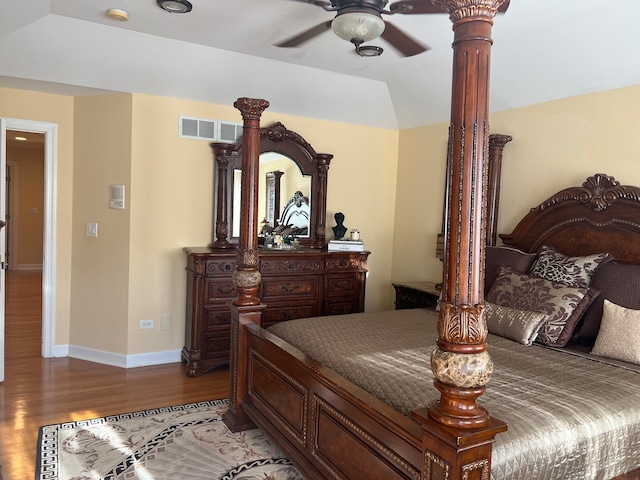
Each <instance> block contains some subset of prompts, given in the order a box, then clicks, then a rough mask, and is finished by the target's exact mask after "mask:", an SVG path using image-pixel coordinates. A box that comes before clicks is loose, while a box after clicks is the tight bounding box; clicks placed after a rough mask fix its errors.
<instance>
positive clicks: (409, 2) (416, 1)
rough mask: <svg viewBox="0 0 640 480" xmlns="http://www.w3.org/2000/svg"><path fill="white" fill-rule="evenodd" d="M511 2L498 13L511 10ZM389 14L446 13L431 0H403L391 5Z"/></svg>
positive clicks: (501, 7) (504, 5)
mask: <svg viewBox="0 0 640 480" xmlns="http://www.w3.org/2000/svg"><path fill="white" fill-rule="evenodd" d="M509 1H510V0H507V1H506V2H504V3H503V4H502V5H501V6H500V7H499V8H498V12H500V13H504V12H506V11H507V8H509ZM389 12H391V13H403V14H406V15H409V14H411V15H413V14H423V13H446V12H445V11H444V10H442V9H441V8H440V7H436V6H435V5H434V4H433V3H431V0H401V1H399V2H394V3H392V4H391V5H389Z"/></svg>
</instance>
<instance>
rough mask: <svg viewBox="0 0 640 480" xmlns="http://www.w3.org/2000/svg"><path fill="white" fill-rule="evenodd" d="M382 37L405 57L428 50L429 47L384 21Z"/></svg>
mask: <svg viewBox="0 0 640 480" xmlns="http://www.w3.org/2000/svg"><path fill="white" fill-rule="evenodd" d="M382 38H384V39H385V40H386V41H387V42H389V43H390V44H391V46H392V47H394V48H395V49H396V50H398V51H399V52H400V53H401V54H402V55H404V56H405V57H413V56H414V55H418V54H419V53H422V52H426V51H427V50H429V47H427V46H426V45H423V44H422V43H420V42H418V41H417V40H415V39H414V38H412V37H410V36H409V35H407V34H406V33H405V32H403V31H402V30H400V29H399V28H398V27H396V26H395V25H393V24H392V23H390V22H385V27H384V32H382Z"/></svg>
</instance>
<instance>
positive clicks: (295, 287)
mask: <svg viewBox="0 0 640 480" xmlns="http://www.w3.org/2000/svg"><path fill="white" fill-rule="evenodd" d="M299 287H300V286H299V285H293V286H291V287H288V286H286V285H282V290H284V291H285V292H287V293H293V292H295V291H296V290H297V289H298V288H299Z"/></svg>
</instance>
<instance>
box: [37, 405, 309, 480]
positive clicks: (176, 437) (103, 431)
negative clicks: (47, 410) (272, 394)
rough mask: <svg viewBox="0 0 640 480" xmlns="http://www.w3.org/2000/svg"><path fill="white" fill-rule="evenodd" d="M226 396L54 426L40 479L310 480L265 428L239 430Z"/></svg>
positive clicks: (43, 449) (42, 439) (43, 439)
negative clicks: (227, 420)
mask: <svg viewBox="0 0 640 480" xmlns="http://www.w3.org/2000/svg"><path fill="white" fill-rule="evenodd" d="M227 408H228V404H227V401H226V400H216V401H210V402H200V403H194V404H188V405H179V406H174V407H167V408H158V409H153V410H144V411H140V412H134V413H127V414H123V415H114V416H109V417H104V418H95V419H91V420H83V421H77V422H68V423H61V424H57V425H46V426H44V427H41V428H40V433H39V435H38V459H37V464H36V476H35V478H36V480H98V479H100V480H101V479H105V480H107V479H108V480H232V479H235V480H257V479H260V480H304V478H303V477H302V475H300V473H299V472H298V471H297V470H296V469H295V467H293V466H292V465H291V463H290V462H289V460H287V459H286V458H285V457H284V455H283V453H282V451H281V450H280V449H279V448H278V447H277V446H276V445H275V444H274V443H273V442H271V441H270V440H269V439H268V438H267V437H266V436H265V435H264V434H263V433H262V432H261V431H260V430H258V429H255V430H249V431H246V432H238V433H232V432H230V431H229V429H228V428H227V427H226V425H225V424H224V422H223V421H222V414H223V413H224V412H225V411H226V410H227Z"/></svg>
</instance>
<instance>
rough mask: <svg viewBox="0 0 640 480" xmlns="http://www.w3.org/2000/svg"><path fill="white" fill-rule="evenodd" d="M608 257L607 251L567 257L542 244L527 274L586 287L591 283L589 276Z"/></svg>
mask: <svg viewBox="0 0 640 480" xmlns="http://www.w3.org/2000/svg"><path fill="white" fill-rule="evenodd" d="M609 259H610V257H609V254H608V253H598V254H594V255H586V256H584V257H567V256H566V255H563V254H561V253H559V252H557V251H556V250H555V249H554V248H553V247H549V246H546V245H543V246H542V248H541V249H540V254H539V255H538V258H537V259H536V261H535V262H534V263H533V265H532V266H531V270H529V274H530V275H534V276H536V277H542V278H546V279H547V280H551V281H552V282H558V283H564V284H565V285H568V286H570V287H576V288H586V287H588V286H589V285H590V284H591V278H592V277H593V275H594V274H595V273H596V269H597V268H598V267H599V266H600V264H602V263H603V262H605V261H607V260H609Z"/></svg>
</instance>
